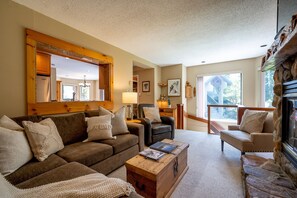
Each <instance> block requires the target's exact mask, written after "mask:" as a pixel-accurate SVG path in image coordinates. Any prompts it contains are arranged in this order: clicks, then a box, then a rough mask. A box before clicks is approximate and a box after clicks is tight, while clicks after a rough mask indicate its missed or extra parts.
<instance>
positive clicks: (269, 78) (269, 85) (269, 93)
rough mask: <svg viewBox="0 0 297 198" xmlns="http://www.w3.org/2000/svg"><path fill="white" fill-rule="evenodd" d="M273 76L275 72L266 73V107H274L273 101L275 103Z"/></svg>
mask: <svg viewBox="0 0 297 198" xmlns="http://www.w3.org/2000/svg"><path fill="white" fill-rule="evenodd" d="M273 75H274V70H268V71H265V72H264V83H265V84H264V90H265V91H264V102H265V107H272V101H273V86H274V81H273Z"/></svg>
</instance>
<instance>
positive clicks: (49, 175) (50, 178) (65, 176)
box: [17, 162, 96, 188]
mask: <svg viewBox="0 0 297 198" xmlns="http://www.w3.org/2000/svg"><path fill="white" fill-rule="evenodd" d="M69 170H73V171H69ZM92 173H96V171H95V170H93V169H91V168H88V167H86V166H84V165H82V164H79V163H77V162H71V163H67V164H65V165H62V166H60V167H58V168H55V169H52V170H50V171H48V172H45V173H43V174H41V175H38V176H37V177H33V178H31V179H29V180H27V181H24V182H22V183H20V184H18V185H17V187H18V188H33V187H36V186H41V185H45V184H49V183H53V182H59V181H65V180H69V179H74V178H76V177H80V176H83V175H88V174H92Z"/></svg>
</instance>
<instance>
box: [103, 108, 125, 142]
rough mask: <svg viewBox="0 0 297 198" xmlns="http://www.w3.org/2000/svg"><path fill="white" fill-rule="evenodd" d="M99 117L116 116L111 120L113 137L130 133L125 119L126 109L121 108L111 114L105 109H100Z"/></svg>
mask: <svg viewBox="0 0 297 198" xmlns="http://www.w3.org/2000/svg"><path fill="white" fill-rule="evenodd" d="M99 115H100V116H101V115H114V117H113V118H112V119H111V125H112V135H114V136H115V135H120V134H126V133H129V131H128V127H127V124H126V118H125V107H121V108H120V109H119V110H117V111H116V112H115V113H111V112H110V111H108V110H106V109H104V108H103V107H99Z"/></svg>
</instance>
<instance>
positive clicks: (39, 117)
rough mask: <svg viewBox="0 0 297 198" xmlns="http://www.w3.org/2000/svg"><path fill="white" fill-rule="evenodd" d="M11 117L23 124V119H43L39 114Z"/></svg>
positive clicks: (33, 120) (36, 120)
mask: <svg viewBox="0 0 297 198" xmlns="http://www.w3.org/2000/svg"><path fill="white" fill-rule="evenodd" d="M11 119H12V120H13V121H15V122H16V123H17V124H18V125H20V126H23V123H22V122H23V121H31V122H40V121H41V120H42V117H41V116H37V115H30V116H20V117H14V118H11Z"/></svg>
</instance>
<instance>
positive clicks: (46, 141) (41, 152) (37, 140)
mask: <svg viewBox="0 0 297 198" xmlns="http://www.w3.org/2000/svg"><path fill="white" fill-rule="evenodd" d="M22 123H23V126H24V127H25V131H26V134H27V137H28V139H29V143H30V147H31V149H32V151H33V153H34V156H35V157H36V159H38V160H39V161H44V160H45V159H46V158H47V157H48V156H49V155H51V154H53V153H55V152H57V151H59V150H61V149H63V148H64V145H63V141H62V138H61V136H60V134H59V132H58V130H57V127H56V125H55V123H54V122H53V121H52V119H50V118H47V119H45V120H42V121H41V122H39V123H33V122H31V121H23V122H22Z"/></svg>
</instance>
